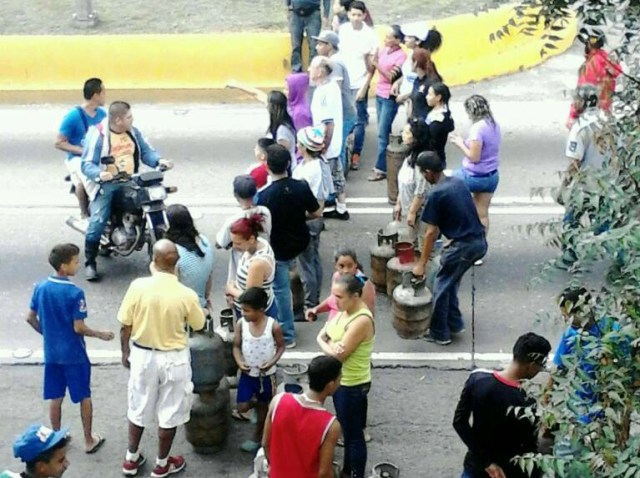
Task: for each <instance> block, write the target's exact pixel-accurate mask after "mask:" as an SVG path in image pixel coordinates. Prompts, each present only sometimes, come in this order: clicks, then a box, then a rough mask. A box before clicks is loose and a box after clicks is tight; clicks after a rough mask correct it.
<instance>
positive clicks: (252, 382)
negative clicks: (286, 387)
mask: <svg viewBox="0 0 640 478" xmlns="http://www.w3.org/2000/svg"><path fill="white" fill-rule="evenodd" d="M275 393H276V374H275V373H273V374H271V375H264V376H262V377H250V376H249V375H247V374H246V373H241V374H240V380H238V394H237V397H236V401H237V402H238V403H247V402H250V401H251V400H253V399H254V398H255V399H256V400H257V401H258V402H260V403H270V402H271V399H272V398H273V396H274V395H275Z"/></svg>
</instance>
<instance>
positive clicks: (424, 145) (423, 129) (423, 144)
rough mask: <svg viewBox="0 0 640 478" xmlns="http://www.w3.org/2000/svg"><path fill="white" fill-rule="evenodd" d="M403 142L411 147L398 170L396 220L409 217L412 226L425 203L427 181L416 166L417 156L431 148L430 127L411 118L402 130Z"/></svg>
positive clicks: (408, 220) (394, 212) (394, 211)
mask: <svg viewBox="0 0 640 478" xmlns="http://www.w3.org/2000/svg"><path fill="white" fill-rule="evenodd" d="M402 142H403V143H404V144H405V145H407V146H408V147H409V154H408V155H407V157H406V158H405V160H404V162H403V163H402V166H401V167H400V171H398V200H397V201H396V205H395V207H394V208H393V217H394V219H395V220H396V221H402V218H403V217H406V218H407V224H408V225H409V226H410V227H412V228H413V227H415V226H416V223H417V221H416V218H417V217H418V213H419V212H420V210H421V209H422V205H423V204H424V196H425V191H426V185H427V181H426V180H425V179H424V176H423V175H422V173H420V170H419V169H418V168H416V167H415V165H416V158H417V157H418V155H419V154H420V153H422V152H423V151H427V150H428V149H429V127H428V126H427V124H426V123H425V122H424V121H422V120H419V119H415V118H414V119H410V120H409V122H408V123H407V124H406V125H405V127H404V129H403V130H402Z"/></svg>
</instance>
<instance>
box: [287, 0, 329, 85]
mask: <svg viewBox="0 0 640 478" xmlns="http://www.w3.org/2000/svg"><path fill="white" fill-rule="evenodd" d="M321 26H322V20H321V19H320V9H318V10H316V11H315V12H313V13H311V14H310V15H306V16H302V15H300V14H298V13H297V12H295V11H293V12H291V15H290V18H289V32H290V33H291V71H292V72H294V73H299V72H301V71H302V39H303V38H304V33H305V32H306V34H307V43H308V44H309V61H311V59H312V58H313V57H314V56H315V55H316V41H315V40H314V39H313V38H312V37H314V36H318V35H319V34H320V28H321Z"/></svg>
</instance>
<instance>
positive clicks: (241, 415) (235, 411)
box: [231, 408, 251, 422]
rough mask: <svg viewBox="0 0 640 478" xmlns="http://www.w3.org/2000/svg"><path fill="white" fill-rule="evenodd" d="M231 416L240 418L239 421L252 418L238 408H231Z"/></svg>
mask: <svg viewBox="0 0 640 478" xmlns="http://www.w3.org/2000/svg"><path fill="white" fill-rule="evenodd" d="M231 418H233V419H234V420H238V421H239V422H248V421H250V420H251V419H250V418H249V417H248V416H247V415H245V414H244V413H242V412H239V411H238V409H237V408H234V409H233V410H231Z"/></svg>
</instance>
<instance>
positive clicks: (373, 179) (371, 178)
mask: <svg viewBox="0 0 640 478" xmlns="http://www.w3.org/2000/svg"><path fill="white" fill-rule="evenodd" d="M385 179H387V175H386V174H381V173H377V172H376V173H373V174H372V175H371V176H369V177H368V178H367V181H370V182H376V181H384V180H385Z"/></svg>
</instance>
